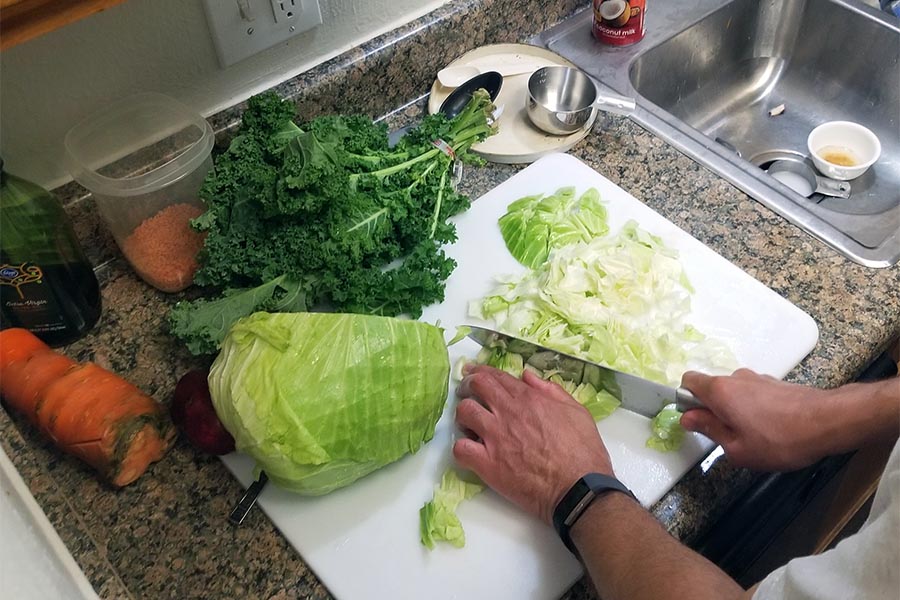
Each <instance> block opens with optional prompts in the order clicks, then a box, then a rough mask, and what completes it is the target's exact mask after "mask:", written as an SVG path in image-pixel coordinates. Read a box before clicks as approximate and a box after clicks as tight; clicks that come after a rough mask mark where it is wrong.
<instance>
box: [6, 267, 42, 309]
mask: <svg viewBox="0 0 900 600" xmlns="http://www.w3.org/2000/svg"><path fill="white" fill-rule="evenodd" d="M43 278H44V272H43V271H42V270H41V268H40V267H39V266H37V265H30V264H28V263H22V264H21V265H0V285H8V286H10V287H13V288H15V290H16V293H17V294H18V295H19V298H20V299H21V300H24V299H25V294H23V293H22V286H24V285H28V284H30V283H41V280H42V279H43Z"/></svg>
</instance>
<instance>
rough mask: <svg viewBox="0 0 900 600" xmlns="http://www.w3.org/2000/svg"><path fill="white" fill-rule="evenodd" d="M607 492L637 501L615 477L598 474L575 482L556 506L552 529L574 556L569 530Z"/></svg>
mask: <svg viewBox="0 0 900 600" xmlns="http://www.w3.org/2000/svg"><path fill="white" fill-rule="evenodd" d="M607 492H622V493H623V494H628V495H629V496H631V497H632V498H633V499H634V500H635V501H637V498H635V497H634V494H632V493H631V490H629V489H628V488H627V487H625V484H624V483H622V482H621V481H619V480H618V479H616V478H615V477H610V476H609V475H602V474H600V473H588V474H587V475H585V476H584V477H582V478H581V479H579V480H578V481H576V482H575V485H573V486H572V487H571V488H570V489H569V491H568V492H566V495H565V496H563V497H562V500H560V501H559V504H557V505H556V510H554V511H553V528H554V529H556V533H558V534H559V537H560V539H561V540H562V541H563V544H565V545H566V548H568V549H569V550H570V551H571V552H572V554H574V555H575V556H578V551H577V550H576V549H575V544H573V543H572V537H571V536H570V535H569V530H570V529H571V528H572V526H573V525H575V522H576V521H577V520H578V518H579V517H580V516H581V515H582V514H584V511H585V510H587V507H588V506H590V505H591V502H593V501H594V500H596V499H597V498H599V497H600V496H602V495H603V494H606V493H607Z"/></svg>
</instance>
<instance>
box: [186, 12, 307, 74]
mask: <svg viewBox="0 0 900 600" xmlns="http://www.w3.org/2000/svg"><path fill="white" fill-rule="evenodd" d="M203 8H204V10H205V11H206V20H207V22H208V23H209V30H210V33H211V34H212V38H213V42H214V43H215V46H216V54H217V55H218V57H219V64H221V65H222V66H223V67H227V66H230V65H233V64H234V63H236V62H238V61H240V60H243V59H245V58H247V57H248V56H251V55H253V54H256V53H257V52H262V51H263V50H265V49H266V48H271V47H272V46H275V45H277V44H280V43H282V42H284V41H286V40H288V39H290V38H292V37H294V36H295V35H297V34H298V33H301V32H303V31H307V30H309V29H312V28H313V27H315V26H316V25H321V24H322V12H321V11H320V10H319V3H318V0H203Z"/></svg>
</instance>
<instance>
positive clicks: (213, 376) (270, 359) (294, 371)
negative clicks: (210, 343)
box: [209, 312, 450, 495]
mask: <svg viewBox="0 0 900 600" xmlns="http://www.w3.org/2000/svg"><path fill="white" fill-rule="evenodd" d="M449 373H450V360H449V357H448V354H447V347H446V345H445V344H444V338H443V331H442V330H441V329H440V328H438V327H435V326H433V325H429V324H428V323H421V322H418V321H412V320H401V319H393V318H388V317H379V316H371V315H353V314H330V313H277V314H269V313H264V312H260V313H255V314H253V315H251V316H249V317H245V318H243V319H241V320H239V321H238V322H237V323H236V324H235V325H234V326H233V327H232V328H231V330H230V332H229V334H228V336H227V337H226V338H225V341H224V343H223V345H222V350H221V352H220V353H219V355H218V357H217V358H216V360H215V362H214V363H213V365H212V368H211V370H210V375H209V387H210V393H211V395H212V400H213V405H214V407H215V409H216V413H217V414H218V416H219V418H220V419H221V420H222V423H223V425H224V426H225V428H226V429H227V430H228V432H229V433H231V435H232V436H234V438H235V443H236V447H237V449H238V450H239V451H240V452H244V453H246V454H248V455H250V456H251V457H253V459H254V460H255V461H256V463H257V468H259V469H262V470H264V471H265V472H266V474H267V475H268V476H269V478H270V479H271V480H272V481H273V482H274V483H276V484H277V485H279V486H280V487H283V488H285V489H288V490H291V491H294V492H297V493H300V494H306V495H321V494H326V493H328V492H330V491H332V490H334V489H337V488H339V487H342V486H345V485H348V484H350V483H352V482H353V481H356V480H357V479H359V478H360V477H362V476H364V475H367V474H368V473H371V472H372V471H375V470H376V469H379V468H380V467H383V466H385V465H387V464H389V463H391V462H393V461H395V460H397V459H399V458H401V457H403V456H404V455H406V454H408V453H413V452H416V451H417V450H418V449H419V448H420V447H421V446H422V445H423V444H424V443H425V442H427V441H429V440H430V439H431V438H432V437H433V436H434V428H435V425H436V423H437V421H438V419H439V418H440V416H441V412H442V411H443V408H444V402H445V400H446V398H447V389H448V385H449Z"/></svg>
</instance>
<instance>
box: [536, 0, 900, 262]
mask: <svg viewBox="0 0 900 600" xmlns="http://www.w3.org/2000/svg"><path fill="white" fill-rule="evenodd" d="M590 22H591V14H590V10H586V11H583V12H582V13H579V14H577V15H575V16H574V17H572V18H571V19H568V20H567V21H565V22H563V23H561V24H559V25H557V26H556V27H554V28H552V29H550V30H548V31H546V32H544V33H542V34H541V35H540V36H538V38H537V39H536V40H535V41H536V43H538V44H541V45H543V46H545V47H548V48H550V49H551V50H554V51H555V52H557V53H559V54H561V55H563V56H565V57H566V58H568V59H569V60H571V61H572V62H574V63H575V64H576V65H578V66H579V67H580V68H582V69H583V70H585V71H586V72H587V73H589V74H590V75H591V76H593V77H594V78H595V79H596V80H597V81H598V82H600V84H601V85H602V86H605V87H608V88H610V89H612V90H614V91H616V92H618V93H620V94H628V95H634V96H636V97H637V99H638V110H637V111H636V112H635V113H634V115H633V116H632V118H633V119H634V120H635V121H637V122H638V123H640V124H641V125H643V126H644V127H646V128H647V129H649V130H651V131H653V132H654V133H656V134H657V135H660V136H661V137H663V138H664V139H666V140H667V141H669V142H670V143H672V144H673V145H674V146H676V147H677V148H679V149H680V150H681V151H683V152H685V153H686V154H688V155H689V156H691V157H692V158H694V159H695V160H697V161H698V162H700V163H702V164H704V165H706V166H707V167H709V168H710V169H712V170H713V171H715V172H717V173H719V174H720V175H722V176H723V177H725V178H726V179H728V180H729V181H731V182H732V183H734V184H735V185H736V186H737V187H739V188H740V189H742V190H744V191H745V192H746V193H747V194H749V195H750V196H752V197H754V198H755V199H757V200H758V201H760V202H762V203H763V204H765V205H766V206H768V207H770V208H771V209H772V210H774V211H776V212H778V213H779V214H781V215H782V216H784V217H785V218H786V219H788V220H789V221H791V222H793V223H795V224H797V225H798V226H800V227H802V228H803V229H805V230H806V231H808V232H809V233H811V234H812V235H814V236H815V237H817V238H819V239H821V240H822V241H824V242H826V243H828V244H830V245H831V246H833V247H834V248H836V249H837V250H838V251H840V252H841V253H843V254H844V255H846V256H848V257H849V258H851V259H852V260H854V261H856V262H859V263H861V264H864V265H867V266H870V267H888V266H891V265H893V264H894V263H896V262H897V261H898V259H900V64H898V59H900V22H898V20H897V19H895V18H893V17H891V16H889V15H887V14H885V13H880V12H878V11H877V10H875V9H874V8H871V7H869V6H868V5H865V4H863V3H861V2H858V1H856V0H691V1H680V2H666V1H657V2H654V3H652V4H651V6H650V10H649V11H648V13H647V18H646V23H647V35H646V37H645V38H644V40H642V41H641V42H639V43H638V44H635V45H633V46H627V47H624V48H613V47H609V46H604V45H602V44H600V43H598V42H596V41H595V40H593V39H592V38H591V35H590ZM781 104H784V106H785V110H784V112H783V113H782V114H780V115H778V116H771V115H770V114H769V111H770V110H771V109H773V108H775V107H777V106H778V105H781ZM832 120H847V121H856V122H858V123H861V124H863V125H865V126H866V127H868V128H869V129H871V130H872V131H874V132H875V134H876V135H877V136H878V137H879V139H880V141H881V144H882V155H881V159H880V160H879V161H878V162H877V163H876V164H875V165H874V166H873V167H872V168H871V169H869V171H868V172H867V173H866V174H865V175H863V176H862V177H860V178H858V179H855V180H853V181H852V182H851V186H852V193H851V196H850V198H849V199H837V198H827V197H824V196H821V195H813V196H812V197H810V198H806V197H803V196H800V195H799V194H797V193H796V192H794V191H793V190H791V189H790V188H788V187H786V186H785V185H783V184H782V183H781V182H779V181H777V180H775V179H774V178H772V177H770V176H769V175H768V174H767V173H766V172H765V171H764V169H763V168H764V167H766V166H768V164H769V163H770V162H771V161H773V160H775V159H778V158H794V159H798V160H802V159H803V158H805V157H806V155H807V153H808V152H807V148H806V138H807V136H808V135H809V132H810V131H811V130H812V129H813V128H814V127H815V126H816V125H818V124H820V123H823V122H825V121H832ZM761 167H763V168H761Z"/></svg>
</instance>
